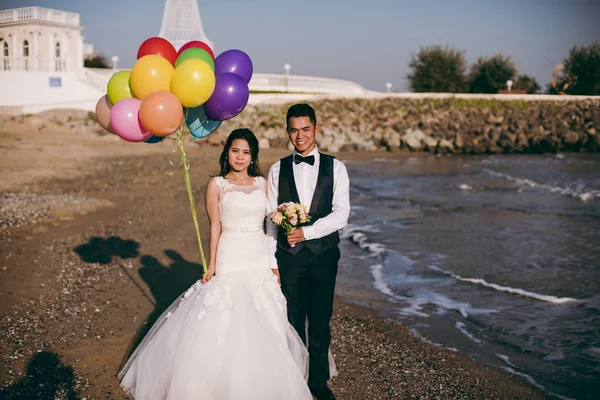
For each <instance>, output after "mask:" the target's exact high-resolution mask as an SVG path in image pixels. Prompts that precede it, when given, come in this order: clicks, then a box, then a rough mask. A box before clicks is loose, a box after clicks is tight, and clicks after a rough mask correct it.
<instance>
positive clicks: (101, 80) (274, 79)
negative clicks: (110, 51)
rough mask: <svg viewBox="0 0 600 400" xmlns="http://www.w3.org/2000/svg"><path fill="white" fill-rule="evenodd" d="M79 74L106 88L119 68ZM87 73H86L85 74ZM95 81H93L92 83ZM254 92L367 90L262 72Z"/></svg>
mask: <svg viewBox="0 0 600 400" xmlns="http://www.w3.org/2000/svg"><path fill="white" fill-rule="evenodd" d="M83 70H84V71H82V72H80V73H79V75H78V76H80V79H82V80H85V81H86V82H87V83H88V84H92V86H94V87H96V88H99V89H101V90H103V91H105V90H106V86H107V84H108V80H109V79H110V77H111V76H112V75H113V74H114V73H116V72H117V71H119V70H114V69H103V68H83ZM84 74H85V75H84ZM92 82H93V83H92ZM248 86H249V87H250V90H251V91H254V92H282V93H285V92H290V93H323V94H348V95H350V94H355V95H360V94H364V93H366V92H367V90H366V89H365V88H363V87H362V86H360V85H359V84H357V83H354V82H350V81H344V80H341V79H332V78H319V77H314V76H298V75H287V76H286V75H278V74H260V73H255V74H254V75H252V80H251V81H250V84H249V85H248Z"/></svg>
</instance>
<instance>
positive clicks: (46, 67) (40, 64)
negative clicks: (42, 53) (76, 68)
mask: <svg viewBox="0 0 600 400" xmlns="http://www.w3.org/2000/svg"><path fill="white" fill-rule="evenodd" d="M2 71H13V72H27V71H32V72H67V59H66V58H49V57H0V72H2Z"/></svg>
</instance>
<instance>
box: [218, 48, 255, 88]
mask: <svg viewBox="0 0 600 400" xmlns="http://www.w3.org/2000/svg"><path fill="white" fill-rule="evenodd" d="M252 71H253V67H252V60H251V59H250V57H249V56H248V54H246V53H244V52H243V51H241V50H235V49H232V50H227V51H224V52H223V53H221V54H219V55H218V56H217V58H215V75H216V76H219V75H221V74H224V73H226V72H230V73H232V74H236V75H239V76H241V77H242V79H243V80H244V82H246V83H250V79H251V78H252Z"/></svg>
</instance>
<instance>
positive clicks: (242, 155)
mask: <svg viewBox="0 0 600 400" xmlns="http://www.w3.org/2000/svg"><path fill="white" fill-rule="evenodd" d="M227 161H228V162H229V166H230V167H231V169H232V170H234V171H236V172H241V171H244V170H245V169H247V168H248V166H249V165H250V161H252V153H250V146H249V145H248V142H246V141H245V140H244V139H235V140H234V141H233V142H232V143H231V147H230V148H229V152H228V153H227Z"/></svg>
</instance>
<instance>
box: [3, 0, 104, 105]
mask: <svg viewBox="0 0 600 400" xmlns="http://www.w3.org/2000/svg"><path fill="white" fill-rule="evenodd" d="M82 31H83V27H82V26H81V25H80V21H79V14H77V13H72V12H68V11H60V10H51V9H48V8H42V7H24V8H15V9H10V10H2V11H0V88H1V89H0V107H2V108H14V107H19V108H21V109H22V110H24V109H27V110H28V112H35V111H37V110H38V109H47V108H49V107H52V106H53V105H54V106H58V107H75V108H84V109H89V108H90V107H93V105H94V104H95V103H96V101H97V100H98V99H99V98H100V97H101V96H102V95H103V94H104V93H105V92H106V82H107V81H106V80H98V79H94V74H92V73H90V72H89V71H87V70H86V69H85V68H83V59H84V44H83V37H82V35H81V32H82ZM87 50H88V51H89V48H88V49H87Z"/></svg>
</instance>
